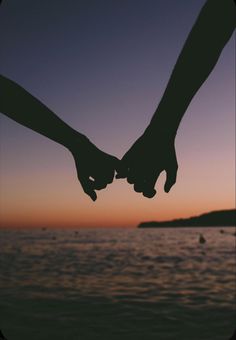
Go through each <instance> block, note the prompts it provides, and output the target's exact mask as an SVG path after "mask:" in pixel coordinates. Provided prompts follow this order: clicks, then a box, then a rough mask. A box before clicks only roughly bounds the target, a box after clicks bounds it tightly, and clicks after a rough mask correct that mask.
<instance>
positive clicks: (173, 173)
mask: <svg viewBox="0 0 236 340" xmlns="http://www.w3.org/2000/svg"><path fill="white" fill-rule="evenodd" d="M176 177H177V166H175V167H173V168H170V169H166V182H165V186H164V190H165V192H167V193H168V192H169V191H170V189H171V188H172V186H173V185H174V184H175V183H176Z"/></svg>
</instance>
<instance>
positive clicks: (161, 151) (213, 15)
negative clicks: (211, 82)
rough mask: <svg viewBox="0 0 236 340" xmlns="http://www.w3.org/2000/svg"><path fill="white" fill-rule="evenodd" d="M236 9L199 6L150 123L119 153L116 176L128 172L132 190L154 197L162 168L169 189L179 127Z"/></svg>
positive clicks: (229, 4)
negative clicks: (196, 15)
mask: <svg viewBox="0 0 236 340" xmlns="http://www.w3.org/2000/svg"><path fill="white" fill-rule="evenodd" d="M235 8H236V6H235V4H234V1H233V0H208V1H207V2H206V3H205V5H204V6H203V8H202V10H201V12H200V14H199V16H198V18H197V20H196V22H195V24H194V26H193V28H192V30H191V32H190V34H189V36H188V38H187V40H186V42H185V44H184V47H183V49H182V51H181V53H180V55H179V57H178V60H177V62H176V65H175V67H174V69H173V72H172V74H171V77H170V80H169V82H168V84H167V87H166V90H165V92H164V95H163V97H162V99H161V101H160V103H159V105H158V107H157V109H156V112H155V113H154V116H153V118H152V120H151V122H150V124H149V126H148V127H147V128H146V130H145V132H144V133H143V135H142V136H141V137H140V138H139V139H138V140H137V141H136V142H135V143H134V144H133V145H132V147H131V148H130V149H129V151H128V152H127V153H126V154H125V155H124V157H123V158H122V164H123V166H124V168H125V171H122V172H119V173H118V174H117V176H116V177H117V178H125V177H127V181H128V182H129V183H130V184H134V190H135V191H136V192H140V193H142V194H143V195H144V196H146V197H149V198H151V197H153V196H155V194H156V190H155V183H156V181H157V179H158V177H159V175H160V173H161V172H162V171H164V170H165V171H166V175H167V176H166V182H165V186H164V190H165V191H166V192H169V191H170V189H171V187H172V186H173V185H174V184H175V182H176V176H177V169H178V164H177V159H176V153H175V137H176V133H177V129H178V126H179V124H180V121H181V119H182V117H183V115H184V113H185V111H186V109H187V107H188V105H189V104H190V102H191V99H192V98H193V97H194V95H195V94H196V92H197V91H198V89H199V88H200V87H201V85H202V84H203V83H204V81H205V80H206V79H207V77H208V76H209V74H210V73H211V71H212V70H213V68H214V66H215V64H216V63H217V60H218V58H219V56H220V54H221V51H222V50H223V48H224V46H225V44H226V43H227V42H228V40H229V39H230V37H231V35H232V33H233V31H234V28H235Z"/></svg>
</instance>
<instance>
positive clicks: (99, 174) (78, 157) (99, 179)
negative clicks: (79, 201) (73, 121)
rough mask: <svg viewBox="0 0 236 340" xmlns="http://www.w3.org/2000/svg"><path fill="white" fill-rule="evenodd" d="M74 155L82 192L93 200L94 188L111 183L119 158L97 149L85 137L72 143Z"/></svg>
mask: <svg viewBox="0 0 236 340" xmlns="http://www.w3.org/2000/svg"><path fill="white" fill-rule="evenodd" d="M70 151H71V153H72V155H73V157H74V160H75V165H76V169H77V175H78V179H79V181H80V183H81V185H82V188H83V190H84V192H85V193H86V194H87V195H88V196H90V198H91V199H92V200H93V201H95V200H96V199H97V194H96V192H95V190H101V189H104V188H106V186H107V184H109V183H112V181H113V178H114V174H115V170H118V169H119V164H120V160H118V159H117V158H116V157H114V156H111V155H109V154H107V153H105V152H103V151H101V150H99V149H98V148H97V147H96V146H95V145H94V144H93V143H91V142H90V141H89V140H88V139H87V138H85V140H84V141H82V142H81V138H80V137H79V141H78V144H76V143H74V144H73V146H72V147H71V148H70Z"/></svg>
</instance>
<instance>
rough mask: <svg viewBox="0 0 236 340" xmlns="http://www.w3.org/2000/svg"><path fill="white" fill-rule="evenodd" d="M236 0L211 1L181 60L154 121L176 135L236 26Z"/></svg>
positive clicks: (192, 33)
mask: <svg viewBox="0 0 236 340" xmlns="http://www.w3.org/2000/svg"><path fill="white" fill-rule="evenodd" d="M235 10H236V6H235V4H234V0H208V1H206V4H205V5H204V6H203V8H202V10H201V12H200V14H199V16H198V18H197V21H196V23H195V25H194V26H193V28H192V30H191V32H190V34H189V36H188V38H187V40H186V42H185V44H184V47H183V49H182V51H181V53H180V55H179V57H178V60H177V62H176V65H175V67H174V70H173V72H172V74H171V77H170V80H169V82H168V85H167V87H166V90H165V92H164V95H163V97H162V99H161V101H160V104H159V106H158V108H157V110H156V112H155V114H154V116H153V118H152V121H151V125H152V128H153V127H154V126H157V125H159V124H160V123H161V125H162V128H163V127H166V129H167V130H168V133H173V135H174V136H175V134H176V132H177V129H178V126H179V123H180V121H181V118H182V117H183V115H184V113H185V111H186V109H187V107H188V106H189V104H190V102H191V100H192V98H193V97H194V95H195V94H196V92H197V91H198V90H199V88H200V87H201V85H202V84H203V83H204V82H205V80H206V79H207V77H208V76H209V74H210V73H211V71H212V70H213V68H214V66H215V65H216V63H217V61H218V59H219V57H220V54H221V52H222V50H223V48H224V46H225V45H226V43H227V42H228V40H229V39H230V37H231V35H232V33H233V31H234V29H235V23H236V16H235Z"/></svg>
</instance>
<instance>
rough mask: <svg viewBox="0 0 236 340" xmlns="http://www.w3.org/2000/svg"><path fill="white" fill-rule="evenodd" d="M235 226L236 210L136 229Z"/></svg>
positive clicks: (212, 212) (139, 226)
mask: <svg viewBox="0 0 236 340" xmlns="http://www.w3.org/2000/svg"><path fill="white" fill-rule="evenodd" d="M235 225H236V209H231V210H218V211H211V212H208V213H205V214H202V215H199V216H193V217H189V218H180V219H174V220H170V221H160V222H158V221H150V222H142V223H140V224H139V225H138V228H163V227H165V228H170V227H233V226H235Z"/></svg>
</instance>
